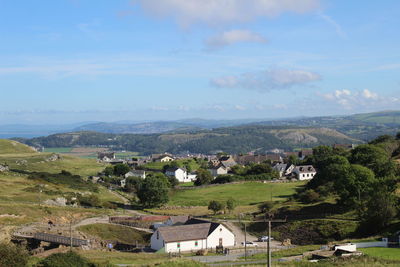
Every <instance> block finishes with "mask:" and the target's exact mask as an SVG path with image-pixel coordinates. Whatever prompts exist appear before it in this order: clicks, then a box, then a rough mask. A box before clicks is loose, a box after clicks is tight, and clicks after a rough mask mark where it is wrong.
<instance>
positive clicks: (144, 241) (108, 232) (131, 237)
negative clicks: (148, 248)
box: [78, 223, 151, 245]
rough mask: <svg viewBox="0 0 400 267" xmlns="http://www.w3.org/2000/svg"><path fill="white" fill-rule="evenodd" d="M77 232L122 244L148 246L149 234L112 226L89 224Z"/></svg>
mask: <svg viewBox="0 0 400 267" xmlns="http://www.w3.org/2000/svg"><path fill="white" fill-rule="evenodd" d="M78 230H79V231H82V232H84V233H87V234H89V235H92V236H96V237H98V238H101V239H103V240H112V241H118V242H120V243H124V244H135V243H136V242H138V243H139V244H141V245H149V244H150V243H149V240H150V236H151V234H149V233H146V232H141V231H138V230H135V229H133V228H129V227H124V226H119V225H112V224H102V223H99V224H90V225H84V226H81V227H79V228H78Z"/></svg>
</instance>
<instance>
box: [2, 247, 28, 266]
mask: <svg viewBox="0 0 400 267" xmlns="http://www.w3.org/2000/svg"><path fill="white" fill-rule="evenodd" d="M28 257H29V256H28V252H27V251H26V250H25V249H23V248H21V247H18V246H16V245H14V244H13V243H6V242H2V243H0V266H2V267H25V266H27V263H28Z"/></svg>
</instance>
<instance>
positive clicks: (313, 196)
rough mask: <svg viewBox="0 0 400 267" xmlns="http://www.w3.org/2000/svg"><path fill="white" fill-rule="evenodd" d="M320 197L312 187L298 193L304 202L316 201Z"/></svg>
mask: <svg viewBox="0 0 400 267" xmlns="http://www.w3.org/2000/svg"><path fill="white" fill-rule="evenodd" d="M320 198H321V197H320V195H319V194H318V193H317V192H315V191H314V190H312V189H308V190H306V191H304V192H303V193H301V194H300V200H301V201H302V202H304V203H314V202H318V201H319V200H320Z"/></svg>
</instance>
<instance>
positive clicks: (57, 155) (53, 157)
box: [46, 154, 61, 162]
mask: <svg viewBox="0 0 400 267" xmlns="http://www.w3.org/2000/svg"><path fill="white" fill-rule="evenodd" d="M59 159H61V156H60V155H59V154H51V156H50V157H48V158H47V159H46V162H49V161H57V160H59Z"/></svg>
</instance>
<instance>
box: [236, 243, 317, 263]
mask: <svg viewBox="0 0 400 267" xmlns="http://www.w3.org/2000/svg"><path fill="white" fill-rule="evenodd" d="M320 248H321V246H320V245H307V246H297V247H294V248H289V249H282V250H278V251H273V252H272V253H271V254H272V258H275V259H280V258H284V257H290V256H297V255H302V254H303V253H304V252H307V251H313V250H317V249H320ZM267 258H268V256H267V253H259V254H254V255H251V256H247V260H265V259H267ZM240 259H244V257H241V258H240Z"/></svg>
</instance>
